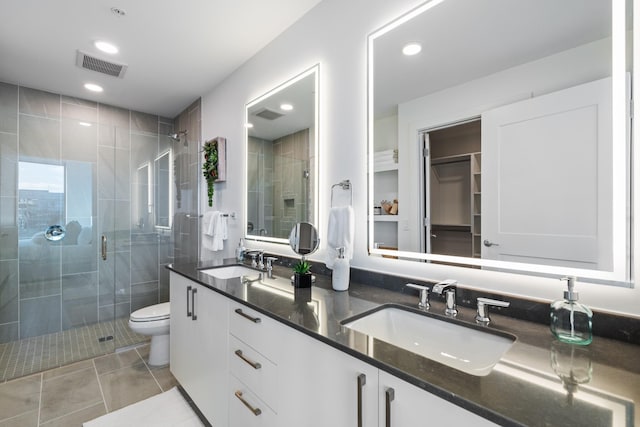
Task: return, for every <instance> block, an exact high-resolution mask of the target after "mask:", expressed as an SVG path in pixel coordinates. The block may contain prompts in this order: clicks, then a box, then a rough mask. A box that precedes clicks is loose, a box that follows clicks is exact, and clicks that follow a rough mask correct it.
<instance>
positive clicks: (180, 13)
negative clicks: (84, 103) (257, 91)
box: [0, 0, 321, 118]
mask: <svg viewBox="0 0 640 427" xmlns="http://www.w3.org/2000/svg"><path fill="white" fill-rule="evenodd" d="M320 1H321V0H269V1H267V0H183V1H179V2H178V1H171V0H55V1H52V0H11V1H5V2H3V10H2V18H3V19H2V25H0V81H3V82H7V83H15V84H20V85H23V86H28V87H33V88H36V89H42V90H47V91H51V92H55V93H61V94H64V95H68V96H75V97H80V98H84V99H89V100H93V101H98V102H102V103H105V104H110V105H115V106H120V107H125V108H129V109H133V110H136V111H142V112H146V113H152V114H158V115H161V116H165V117H169V118H173V117H175V116H176V115H178V114H179V113H180V112H181V111H182V110H183V109H184V108H185V107H187V106H188V105H189V104H190V103H191V102H193V101H194V100H195V99H197V98H198V97H199V96H201V95H203V94H205V93H207V92H209V91H211V90H212V89H213V88H215V87H216V85H218V84H219V83H220V82H222V81H223V80H224V79H225V78H226V77H227V76H229V74H231V73H232V72H233V71H234V70H235V69H236V68H238V67H239V66H240V65H241V64H242V63H244V62H245V61H247V60H248V59H249V58H251V57H252V56H253V55H254V54H255V53H256V52H258V51H259V50H260V49H261V48H263V47H264V46H266V45H267V44H268V43H269V42H270V41H272V40H273V39H274V38H275V37H277V36H278V35H279V34H280V33H282V32H283V31H284V30H285V29H286V28H288V27H289V26H291V25H292V24H293V23H294V22H295V21H296V20H298V19H299V18H300V17H301V16H302V15H304V14H305V13H306V12H307V11H309V10H310V9H311V8H313V7H314V6H315V5H316V4H318V3H319V2H320ZM112 7H116V8H119V9H122V10H124V11H125V12H126V15H125V16H118V15H116V14H114V13H112V12H111V8H112ZM98 39H104V40H107V41H110V42H112V43H114V44H116V45H117V46H118V47H119V48H120V52H119V53H117V54H115V55H108V54H105V53H102V52H100V51H98V50H97V49H96V48H95V47H94V46H93V43H94V41H95V40H98ZM78 49H80V50H82V51H84V52H86V53H89V54H92V55H95V56H97V57H99V58H101V59H104V60H107V61H113V62H118V63H124V64H126V65H127V66H128V69H127V71H126V72H125V74H124V76H123V78H117V77H111V76H107V75H104V74H101V73H97V72H94V71H89V70H85V69H82V68H80V67H78V66H76V65H75V60H76V51H77V50H78ZM85 82H93V83H97V84H99V85H101V86H102V87H104V92H103V93H100V94H93V93H90V92H88V91H86V90H85V89H84V88H83V84H84V83H85Z"/></svg>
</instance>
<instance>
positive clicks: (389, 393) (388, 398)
mask: <svg viewBox="0 0 640 427" xmlns="http://www.w3.org/2000/svg"><path fill="white" fill-rule="evenodd" d="M384 394H385V409H386V410H385V412H386V420H385V421H386V422H385V424H384V425H385V427H391V402H393V400H394V399H395V398H396V392H395V390H394V389H392V388H391V387H389V388H388V389H386V390H385V392H384Z"/></svg>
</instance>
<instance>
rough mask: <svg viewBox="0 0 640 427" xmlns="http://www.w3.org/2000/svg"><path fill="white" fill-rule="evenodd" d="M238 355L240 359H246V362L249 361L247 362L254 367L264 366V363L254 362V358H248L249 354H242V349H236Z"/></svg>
mask: <svg viewBox="0 0 640 427" xmlns="http://www.w3.org/2000/svg"><path fill="white" fill-rule="evenodd" d="M235 353H236V356H238V357H239V358H240V359H242V360H244V361H245V362H247V364H249V365H251V367H252V368H253V369H256V370H257V369H260V368H262V365H261V364H260V363H259V362H254V361H253V360H251V359H249V358H247V356H245V355H243V354H242V350H236V351H235Z"/></svg>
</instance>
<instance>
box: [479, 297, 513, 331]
mask: <svg viewBox="0 0 640 427" xmlns="http://www.w3.org/2000/svg"><path fill="white" fill-rule="evenodd" d="M490 305H493V306H495V307H509V303H508V302H507V301H500V300H495V299H490V298H483V297H479V298H478V312H477V313H476V322H478V323H482V324H484V325H488V324H489V322H490V321H491V319H490V318H489V306H490Z"/></svg>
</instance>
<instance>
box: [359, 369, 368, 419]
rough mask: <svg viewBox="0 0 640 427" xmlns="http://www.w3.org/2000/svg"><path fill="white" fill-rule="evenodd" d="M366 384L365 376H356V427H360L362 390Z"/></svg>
mask: <svg viewBox="0 0 640 427" xmlns="http://www.w3.org/2000/svg"><path fill="white" fill-rule="evenodd" d="M366 383H367V376H366V375H365V374H360V375H358V427H362V389H363V388H364V385H365V384H366Z"/></svg>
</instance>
